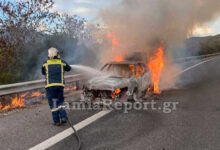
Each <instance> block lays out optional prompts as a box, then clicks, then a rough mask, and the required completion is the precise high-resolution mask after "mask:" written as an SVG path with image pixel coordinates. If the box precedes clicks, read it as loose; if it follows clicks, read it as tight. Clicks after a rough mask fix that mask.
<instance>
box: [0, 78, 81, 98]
mask: <svg viewBox="0 0 220 150" xmlns="http://www.w3.org/2000/svg"><path fill="white" fill-rule="evenodd" d="M83 79H85V77H84V76H82V75H80V74H76V75H68V76H65V83H66V84H68V83H72V82H76V81H80V80H83ZM44 86H45V80H44V79H42V80H35V81H28V82H22V83H15V84H8V85H1V86H0V96H4V95H10V94H15V93H21V92H26V91H31V90H37V89H42V88H44Z"/></svg>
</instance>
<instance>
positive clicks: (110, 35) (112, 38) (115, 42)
mask: <svg viewBox="0 0 220 150" xmlns="http://www.w3.org/2000/svg"><path fill="white" fill-rule="evenodd" d="M106 37H107V38H108V39H109V40H110V41H111V46H112V55H113V56H114V57H113V61H116V62H120V61H123V60H124V56H123V55H121V54H120V55H119V54H118V52H116V47H117V46H118V45H119V40H118V39H117V37H116V35H115V33H114V32H108V33H107V36H106Z"/></svg>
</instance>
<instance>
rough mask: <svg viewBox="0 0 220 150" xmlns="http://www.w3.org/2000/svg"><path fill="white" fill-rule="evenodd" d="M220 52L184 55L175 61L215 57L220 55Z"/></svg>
mask: <svg viewBox="0 0 220 150" xmlns="http://www.w3.org/2000/svg"><path fill="white" fill-rule="evenodd" d="M218 55H220V53H214V54H207V55H199V56H190V57H183V58H177V59H175V60H174V61H186V60H192V59H199V58H207V57H213V56H218Z"/></svg>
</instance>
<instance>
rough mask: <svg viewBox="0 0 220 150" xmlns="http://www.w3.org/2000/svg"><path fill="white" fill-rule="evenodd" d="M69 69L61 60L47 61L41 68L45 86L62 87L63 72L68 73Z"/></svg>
mask: <svg viewBox="0 0 220 150" xmlns="http://www.w3.org/2000/svg"><path fill="white" fill-rule="evenodd" d="M70 70H71V67H70V66H69V65H68V64H67V63H66V62H65V61H64V60H61V59H48V60H47V61H46V62H45V63H44V64H43V66H42V74H43V75H46V86H45V88H48V87H51V86H62V87H64V72H65V71H70Z"/></svg>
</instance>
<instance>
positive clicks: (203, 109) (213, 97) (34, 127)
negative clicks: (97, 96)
mask: <svg viewBox="0 0 220 150" xmlns="http://www.w3.org/2000/svg"><path fill="white" fill-rule="evenodd" d="M193 63H194V62H193ZM193 63H188V64H187V63H186V65H184V66H186V67H189V66H191V65H193ZM195 63H196V62H195ZM177 87H178V88H176V89H173V90H168V91H165V92H164V93H163V94H162V95H161V96H160V97H157V98H156V99H154V98H150V99H148V100H147V101H151V100H152V99H154V100H155V102H157V103H158V104H157V106H161V105H162V104H163V103H164V102H178V103H179V104H178V105H177V108H176V110H175V111H172V112H171V113H164V112H163V111H162V110H139V111H137V110H130V111H129V112H128V113H123V111H112V112H111V113H109V114H108V115H106V116H104V117H102V118H101V119H99V120H98V121H96V122H94V123H92V124H90V125H89V126H87V127H85V128H83V129H82V130H80V131H79V135H80V137H81V139H82V142H83V145H82V150H84V149H85V150H104V149H107V150H112V149H115V150H140V149H141V150H142V149H143V150H219V149H220V142H219V139H220V119H219V116H220V100H219V97H220V57H217V58H216V59H214V60H212V61H209V62H207V63H204V64H202V65H200V66H197V67H196V68H194V69H191V70H189V71H187V72H185V73H183V74H182V75H181V76H180V79H179V82H178V84H177ZM95 113H97V111H96V112H94V111H71V114H70V118H71V121H72V122H73V123H74V124H76V123H77V122H80V121H82V120H84V119H85V118H87V117H89V116H92V115H93V114H95ZM50 117H51V116H50V113H49V109H48V106H47V105H42V106H39V107H36V108H31V109H26V110H24V111H21V112H19V113H14V114H11V115H9V116H7V117H3V118H0V133H1V134H0V144H1V146H0V149H3V150H14V149H15V150H23V149H28V148H30V147H32V146H35V145H37V144H39V143H40V142H43V141H44V140H46V139H48V138H49V137H51V136H53V135H55V134H57V133H59V132H61V131H63V130H64V129H66V128H68V126H62V127H54V126H53V125H52V124H51V119H50ZM76 146H77V143H76V139H74V137H72V136H69V137H67V138H65V139H64V140H61V141H60V142H59V143H57V144H55V145H54V146H52V147H50V148H49V149H51V150H61V149H65V150H72V149H75V148H76Z"/></svg>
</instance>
